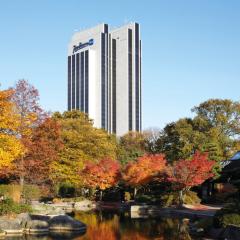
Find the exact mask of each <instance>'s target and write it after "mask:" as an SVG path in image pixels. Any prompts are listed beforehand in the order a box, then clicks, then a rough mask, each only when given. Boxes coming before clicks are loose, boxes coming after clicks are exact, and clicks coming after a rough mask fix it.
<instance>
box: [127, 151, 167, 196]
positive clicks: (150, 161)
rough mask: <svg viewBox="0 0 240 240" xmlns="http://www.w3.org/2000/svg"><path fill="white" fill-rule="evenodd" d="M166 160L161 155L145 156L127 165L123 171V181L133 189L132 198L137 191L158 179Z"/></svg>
mask: <svg viewBox="0 0 240 240" xmlns="http://www.w3.org/2000/svg"><path fill="white" fill-rule="evenodd" d="M165 166H166V160H165V157H164V155H163V154H155V155H153V154H145V155H144V156H142V157H139V158H138V159H137V161H136V162H130V163H128V164H127V166H126V167H125V169H124V171H123V179H124V181H125V182H126V184H127V185H129V186H132V187H134V196H135V195H136V193H137V189H138V188H140V187H141V186H143V185H146V184H148V183H150V182H151V181H153V180H154V179H155V178H158V177H159V176H160V175H161V173H162V172H163V171H164V169H165Z"/></svg>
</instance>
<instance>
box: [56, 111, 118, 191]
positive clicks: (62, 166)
mask: <svg viewBox="0 0 240 240" xmlns="http://www.w3.org/2000/svg"><path fill="white" fill-rule="evenodd" d="M53 117H54V118H55V119H56V120H57V121H58V122H59V123H60V125H61V138H62V140H63V145H64V147H63V149H62V151H61V152H60V155H59V156H60V161H55V162H54V164H53V170H52V172H53V175H52V178H53V180H54V182H55V183H61V182H67V183H71V184H73V185H76V186H81V184H82V179H81V178H80V177H79V175H78V173H79V171H81V170H82V169H83V168H84V167H85V164H86V163H87V162H97V161H98V160H99V159H103V158H111V159H116V151H117V142H116V138H115V137H114V136H112V135H109V134H108V133H107V132H105V131H104V130H102V129H97V128H95V127H93V121H92V120H91V119H89V118H88V116H87V115H86V114H85V113H82V112H80V111H77V110H76V111H69V112H64V113H63V114H60V113H55V114H54V116H53Z"/></svg>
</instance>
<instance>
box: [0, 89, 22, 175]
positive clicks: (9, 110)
mask: <svg viewBox="0 0 240 240" xmlns="http://www.w3.org/2000/svg"><path fill="white" fill-rule="evenodd" d="M13 94H14V91H13V90H3V91H0V176H1V177H5V176H6V175H7V173H9V172H11V171H12V167H13V161H14V159H16V158H18V157H20V156H22V155H23V153H24V147H23V145H22V144H21V142H20V140H19V139H18V137H17V136H16V135H17V129H18V127H19V124H20V119H19V115H18V114H17V113H16V112H15V111H14V110H15V105H14V103H13V102H12V101H11V98H12V96H13Z"/></svg>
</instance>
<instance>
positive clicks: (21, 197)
mask: <svg viewBox="0 0 240 240" xmlns="http://www.w3.org/2000/svg"><path fill="white" fill-rule="evenodd" d="M23 164H24V159H23V156H21V165H20V169H21V173H20V182H19V184H20V201H21V202H24V193H23V187H24V165H23Z"/></svg>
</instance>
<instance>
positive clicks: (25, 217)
mask: <svg viewBox="0 0 240 240" xmlns="http://www.w3.org/2000/svg"><path fill="white" fill-rule="evenodd" d="M30 220H31V217H30V215H29V214H28V213H20V214H18V215H17V218H16V221H18V223H19V224H20V226H21V227H22V228H25V226H26V224H27V222H28V221H30Z"/></svg>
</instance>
